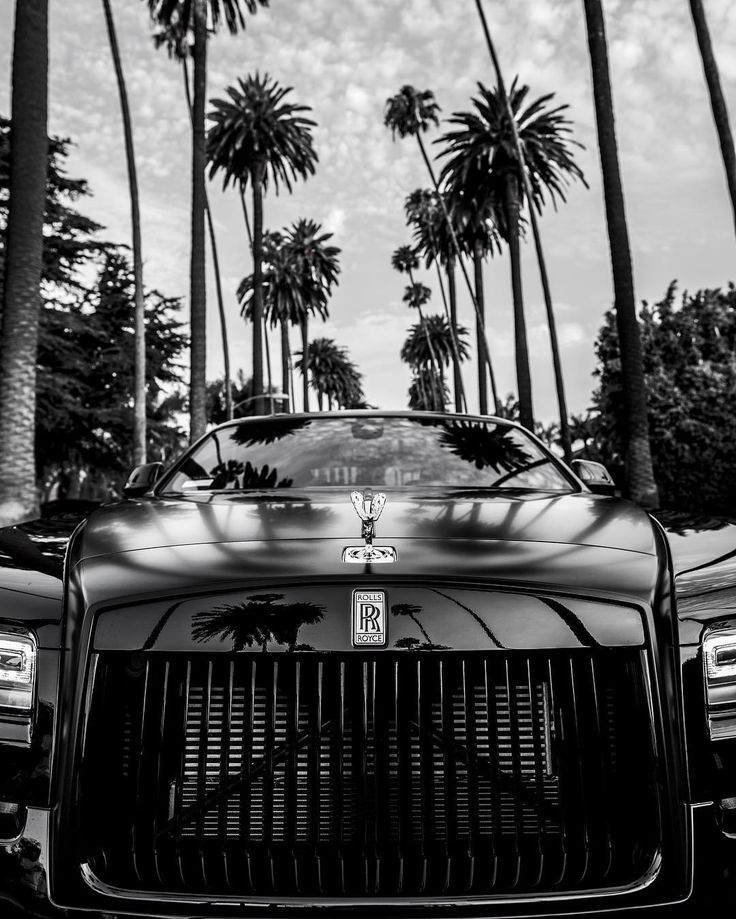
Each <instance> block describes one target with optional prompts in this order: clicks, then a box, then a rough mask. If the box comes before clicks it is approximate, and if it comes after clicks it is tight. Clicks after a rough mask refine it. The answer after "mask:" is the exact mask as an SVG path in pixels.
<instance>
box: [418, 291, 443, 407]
mask: <svg viewBox="0 0 736 919" xmlns="http://www.w3.org/2000/svg"><path fill="white" fill-rule="evenodd" d="M417 311H418V313H419V322H420V323H421V324H422V329H423V330H424V337H425V338H426V339H427V348H428V350H429V360H430V363H431V365H432V372H433V375H434V376H435V377H439V376H441V374H442V371H441V370H440V363H439V361H438V360H437V354H436V353H435V350H434V345H433V344H432V339H431V337H430V335H429V329H428V328H427V321H426V319H425V318H424V313H423V312H422V308H421V306H419V305H417ZM439 404H441V406H442V407H441V408H439V409H438V411H440V412H444V410H445V405H444V399H443V398H442V397H440V399H439Z"/></svg>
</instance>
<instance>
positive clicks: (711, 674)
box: [703, 623, 736, 740]
mask: <svg viewBox="0 0 736 919" xmlns="http://www.w3.org/2000/svg"><path fill="white" fill-rule="evenodd" d="M703 676H704V679H705V699H706V705H707V708H708V730H709V731H710V737H711V740H728V739H730V738H734V737H736V625H735V624H733V623H729V624H728V625H724V626H716V627H715V628H713V629H709V630H708V631H707V632H706V633H705V637H704V638H703Z"/></svg>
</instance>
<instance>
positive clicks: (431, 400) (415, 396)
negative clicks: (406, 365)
mask: <svg viewBox="0 0 736 919" xmlns="http://www.w3.org/2000/svg"><path fill="white" fill-rule="evenodd" d="M412 371H413V373H412V381H411V384H410V385H409V408H410V409H412V410H413V411H415V412H437V411H440V412H443V411H444V410H445V404H446V403H447V400H448V399H449V397H450V393H449V390H448V389H447V386H445V385H444V384H443V383H442V382H441V380H440V378H439V376H438V375H437V373H436V372H435V371H434V370H433V369H432V368H431V367H430V366H429V365H427V364H425V365H423V366H414V367H412Z"/></svg>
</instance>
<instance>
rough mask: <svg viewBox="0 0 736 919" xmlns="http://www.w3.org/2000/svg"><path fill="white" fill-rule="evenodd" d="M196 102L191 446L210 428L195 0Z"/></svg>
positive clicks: (201, 70)
mask: <svg viewBox="0 0 736 919" xmlns="http://www.w3.org/2000/svg"><path fill="white" fill-rule="evenodd" d="M193 58H194V99H193V102H192V239H191V245H192V252H191V261H190V288H189V299H190V310H191V313H190V323H191V369H190V382H189V411H190V428H189V440H190V443H191V442H193V441H195V440H197V439H198V438H199V437H201V436H202V435H203V434H204V432H205V430H206V428H207V406H206V399H207V288H206V283H205V252H204V246H205V238H204V200H205V181H204V170H205V165H206V162H207V157H206V152H205V131H204V107H205V97H206V95H207V4H206V0H194V50H193Z"/></svg>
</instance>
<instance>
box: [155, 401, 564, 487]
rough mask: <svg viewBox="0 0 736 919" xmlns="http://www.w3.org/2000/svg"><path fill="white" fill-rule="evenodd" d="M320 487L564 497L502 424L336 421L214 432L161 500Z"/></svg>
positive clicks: (528, 444) (522, 435) (541, 456)
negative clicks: (515, 491)
mask: <svg viewBox="0 0 736 919" xmlns="http://www.w3.org/2000/svg"><path fill="white" fill-rule="evenodd" d="M507 482H508V483H509V486H507V485H506V483H507ZM325 486H327V487H330V486H343V487H344V486H347V487H350V488H353V487H355V486H362V487H370V486H373V487H380V488H392V487H401V488H403V487H407V486H408V487H412V486H419V487H421V486H429V487H440V488H445V487H450V488H469V489H475V488H501V487H513V488H522V489H523V488H527V489H530V488H531V489H541V490H546V491H557V492H569V491H570V490H571V487H570V482H569V481H568V479H567V478H566V476H565V474H564V472H563V471H562V468H561V467H560V466H559V465H558V463H557V462H556V460H555V459H554V458H553V457H551V456H550V455H549V454H548V453H545V452H544V450H543V449H542V448H540V447H539V445H538V444H536V443H535V442H534V441H533V440H532V439H531V438H530V437H529V436H528V435H527V434H526V432H525V431H523V430H522V429H520V428H518V427H514V426H513V425H510V424H507V423H505V422H502V421H485V420H480V419H479V420H475V419H462V420H460V419H458V420H452V419H449V418H437V417H435V418H431V417H426V416H424V417H422V416H419V417H405V416H393V415H366V416H362V417H360V416H358V417H356V416H352V417H351V416H350V415H346V417H345V418H342V417H339V418H336V417H320V418H312V419H296V420H289V419H288V418H284V416H276V417H275V418H273V419H259V420H257V421H254V422H248V421H243V422H240V423H239V424H237V425H231V426H224V427H221V428H219V429H217V430H215V431H212V432H211V434H210V435H209V437H207V438H205V439H204V440H203V441H202V442H201V443H199V444H198V445H197V446H195V447H194V448H193V450H192V451H191V452H190V454H189V455H188V456H186V457H184V458H183V459H182V461H181V462H180V463H179V466H178V467H177V468H175V469H174V472H173V474H172V475H171V477H170V478H169V480H168V481H167V482H166V484H165V485H164V487H163V493H164V494H167V493H169V494H171V493H185V492H187V491H222V490H232V489H236V490H249V489H251V490H257V489H280V488H315V487H316V488H323V487H325Z"/></svg>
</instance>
